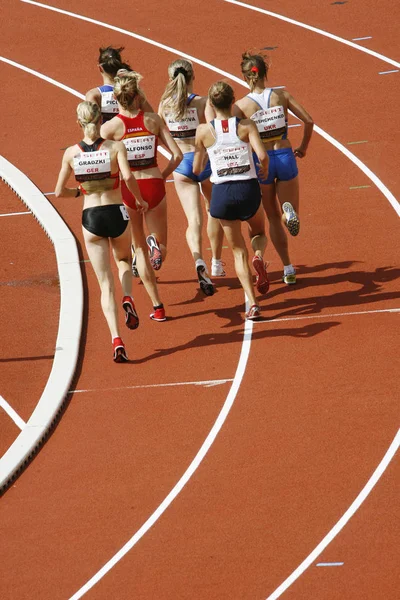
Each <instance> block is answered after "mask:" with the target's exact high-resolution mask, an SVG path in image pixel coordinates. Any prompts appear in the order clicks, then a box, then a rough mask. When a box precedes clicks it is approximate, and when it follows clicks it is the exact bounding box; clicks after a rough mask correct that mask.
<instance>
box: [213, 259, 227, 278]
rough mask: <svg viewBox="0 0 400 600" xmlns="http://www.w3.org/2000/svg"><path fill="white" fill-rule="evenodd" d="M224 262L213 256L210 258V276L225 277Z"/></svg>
mask: <svg viewBox="0 0 400 600" xmlns="http://www.w3.org/2000/svg"><path fill="white" fill-rule="evenodd" d="M224 266H225V263H224V262H222V260H217V259H215V258H212V259H211V277H225V275H226V273H225V269H224Z"/></svg>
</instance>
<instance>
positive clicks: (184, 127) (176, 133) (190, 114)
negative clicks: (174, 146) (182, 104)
mask: <svg viewBox="0 0 400 600" xmlns="http://www.w3.org/2000/svg"><path fill="white" fill-rule="evenodd" d="M166 121H167V127H168V129H169V131H170V133H171V135H172V137H173V138H176V139H185V138H190V137H194V136H195V135H196V129H197V127H198V126H199V116H198V114H197V108H187V109H186V113H185V116H184V117H183V119H182V120H181V121H175V120H174V119H173V118H172V117H171V116H170V115H166Z"/></svg>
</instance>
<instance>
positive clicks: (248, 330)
mask: <svg viewBox="0 0 400 600" xmlns="http://www.w3.org/2000/svg"><path fill="white" fill-rule="evenodd" d="M248 308H249V305H248V302H247V301H246V310H248ZM252 330H253V327H252V321H248V320H246V321H245V324H244V334H243V342H242V349H241V353H240V358H239V363H238V366H237V369H236V373H235V377H234V379H233V382H232V385H231V388H230V390H229V393H228V396H227V397H226V400H225V403H224V405H223V407H222V409H221V412H220V413H219V415H218V417H217V419H216V421H215V423H214V425H213V427H212V429H211V430H210V432H209V434H208V435H207V437H206V439H205V440H204V442H203V444H202V446H201V448H200V450H199V451H198V453H197V454H196V456H195V457H194V459H193V461H192V462H191V464H190V465H189V467H188V468H187V470H186V471H185V473H184V474H183V475H182V477H181V478H180V479H179V481H178V483H177V484H176V485H175V486H174V487H173V489H172V490H171V491H170V493H169V494H168V496H167V497H166V498H165V499H164V500H163V501H162V502H161V504H160V506H159V507H158V508H157V509H156V510H155V511H154V512H153V514H152V515H151V516H150V517H149V518H148V519H147V521H146V522H145V523H144V524H143V525H142V526H141V527H140V529H139V530H138V531H137V532H136V533H135V534H134V535H133V536H132V537H131V538H130V540H129V541H128V542H127V543H126V544H125V545H124V546H123V547H122V548H121V550H119V551H118V552H117V553H116V554H114V556H113V557H112V558H111V559H110V560H109V561H108V562H107V563H106V564H105V565H104V566H103V567H102V568H101V569H100V570H99V571H98V572H97V573H96V574H95V575H94V576H93V577H92V578H91V579H90V580H89V581H88V582H87V583H86V584H85V585H84V586H83V587H81V588H80V590H78V591H77V592H76V593H75V594H74V595H73V596H71V598H70V600H78V598H82V596H83V595H84V594H86V592H88V591H89V590H90V589H91V588H92V587H93V586H94V585H95V584H96V583H98V582H99V581H100V579H102V578H103V577H104V575H106V574H107V573H108V571H110V570H111V569H112V568H113V567H114V566H115V565H116V564H117V563H118V562H119V561H120V560H121V559H122V558H123V557H124V556H125V555H126V554H127V553H128V552H129V551H130V550H131V549H132V548H133V547H134V546H135V545H136V544H137V543H138V541H139V540H140V539H141V538H142V537H143V536H144V534H145V533H146V532H147V531H148V530H149V529H150V527H152V526H153V525H154V523H156V521H158V519H159V518H160V517H161V515H162V514H163V513H164V512H165V511H166V509H167V508H168V507H169V505H170V504H171V503H172V502H173V500H175V498H176V497H177V496H178V494H179V493H180V492H181V491H182V489H183V488H184V486H185V485H186V484H187V482H188V481H189V479H190V478H191V477H192V475H193V473H194V472H195V471H196V469H197V468H198V467H199V465H200V464H201V462H202V460H203V458H204V457H205V455H206V454H207V452H208V450H209V449H210V448H211V446H212V444H213V442H214V440H215V438H216V437H217V435H218V433H219V432H220V430H221V428H222V426H223V424H224V423H225V420H226V418H227V416H228V414H229V411H230V410H231V408H232V405H233V403H234V401H235V398H236V394H237V393H238V390H239V387H240V384H241V382H242V379H243V375H244V373H245V370H246V365H247V360H248V358H249V353H250V346H251V334H252Z"/></svg>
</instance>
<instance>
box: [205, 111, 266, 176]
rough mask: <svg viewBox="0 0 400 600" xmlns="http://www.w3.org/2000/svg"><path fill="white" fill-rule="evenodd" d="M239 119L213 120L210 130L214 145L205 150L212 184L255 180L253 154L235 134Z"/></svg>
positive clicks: (246, 144) (245, 143)
mask: <svg viewBox="0 0 400 600" xmlns="http://www.w3.org/2000/svg"><path fill="white" fill-rule="evenodd" d="M239 120H240V119H237V118H236V117H230V118H229V119H214V120H213V121H211V123H210V129H211V131H212V133H213V135H214V137H215V143H214V144H213V145H212V146H210V147H209V148H207V152H208V156H209V158H210V165H211V170H212V175H211V177H210V181H211V182H212V183H216V184H218V183H224V182H225V181H243V180H248V179H257V174H256V170H255V167H254V160H253V152H252V149H251V146H250V144H249V143H248V142H243V141H242V140H241V139H240V138H239V137H238V134H237V126H238V122H239Z"/></svg>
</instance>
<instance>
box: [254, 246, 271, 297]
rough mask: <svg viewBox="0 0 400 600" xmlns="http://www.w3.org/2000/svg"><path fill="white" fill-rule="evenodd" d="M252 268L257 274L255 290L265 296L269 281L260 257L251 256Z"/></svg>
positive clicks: (265, 265)
mask: <svg viewBox="0 0 400 600" xmlns="http://www.w3.org/2000/svg"><path fill="white" fill-rule="evenodd" d="M252 262H253V267H254V269H255V271H256V273H257V278H256V288H257V290H258V292H259V293H260V294H266V293H267V292H268V290H269V279H268V273H267V264H266V263H264V261H263V259H262V257H261V256H257V255H255V256H253V261H252Z"/></svg>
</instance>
